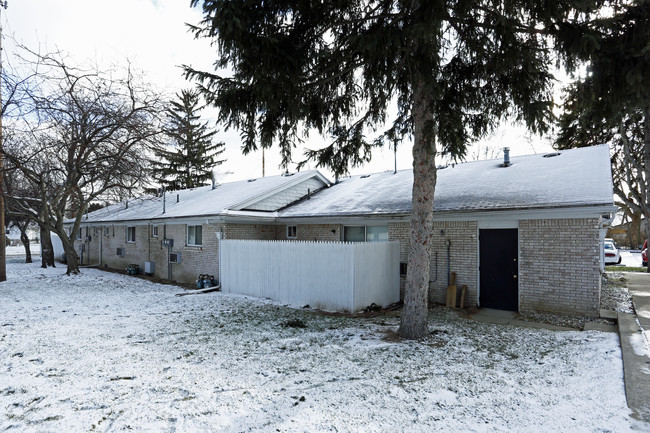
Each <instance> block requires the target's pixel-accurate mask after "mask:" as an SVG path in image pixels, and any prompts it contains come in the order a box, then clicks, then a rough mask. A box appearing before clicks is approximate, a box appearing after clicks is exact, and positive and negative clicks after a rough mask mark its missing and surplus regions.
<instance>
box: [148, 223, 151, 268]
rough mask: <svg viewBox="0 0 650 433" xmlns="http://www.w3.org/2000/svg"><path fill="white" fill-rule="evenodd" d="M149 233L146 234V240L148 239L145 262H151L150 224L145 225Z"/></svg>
mask: <svg viewBox="0 0 650 433" xmlns="http://www.w3.org/2000/svg"><path fill="white" fill-rule="evenodd" d="M147 227H148V230H149V233H148V234H147V239H149V246H148V247H147V250H148V251H147V261H148V262H150V261H151V230H152V229H151V223H149V224H148V225H147Z"/></svg>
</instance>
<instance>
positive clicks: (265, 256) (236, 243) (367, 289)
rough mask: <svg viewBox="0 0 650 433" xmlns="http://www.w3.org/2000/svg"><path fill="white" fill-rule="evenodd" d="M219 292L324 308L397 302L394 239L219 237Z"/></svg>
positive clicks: (356, 307) (349, 308)
mask: <svg viewBox="0 0 650 433" xmlns="http://www.w3.org/2000/svg"><path fill="white" fill-rule="evenodd" d="M219 258H220V261H221V270H220V275H221V276H220V279H221V289H222V290H223V291H224V292H229V293H239V294H243V295H249V296H254V297H257V298H268V299H272V300H274V301H277V302H281V303H286V304H290V305H296V306H304V305H309V306H311V307H312V308H319V309H324V310H329V311H353V312H354V311H359V310H362V309H364V308H365V307H367V306H369V305H370V304H372V303H373V302H374V303H375V304H377V305H384V306H385V305H389V304H392V303H394V302H397V301H399V283H400V280H399V242H372V243H370V242H368V243H347V242H346V243H344V242H290V241H251V240H231V239H228V240H222V241H220V246H219Z"/></svg>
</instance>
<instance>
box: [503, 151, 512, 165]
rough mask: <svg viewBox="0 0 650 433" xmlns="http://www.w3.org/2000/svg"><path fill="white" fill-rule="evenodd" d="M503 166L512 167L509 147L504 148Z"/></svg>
mask: <svg viewBox="0 0 650 433" xmlns="http://www.w3.org/2000/svg"><path fill="white" fill-rule="evenodd" d="M503 166H504V167H510V148H509V147H504V148H503Z"/></svg>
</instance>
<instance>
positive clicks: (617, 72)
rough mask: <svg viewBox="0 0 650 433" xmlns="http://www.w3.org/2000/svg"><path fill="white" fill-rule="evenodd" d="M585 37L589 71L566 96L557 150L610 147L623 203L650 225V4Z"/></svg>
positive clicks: (623, 9)
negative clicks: (599, 146)
mask: <svg viewBox="0 0 650 433" xmlns="http://www.w3.org/2000/svg"><path fill="white" fill-rule="evenodd" d="M585 35H586V37H587V38H588V39H589V40H590V41H591V43H589V44H587V45H585V46H584V47H583V48H584V49H582V50H580V51H579V55H580V58H581V59H582V60H584V61H585V62H587V70H586V73H585V74H584V75H583V76H582V77H580V78H579V79H578V80H577V81H576V82H574V83H572V84H571V86H569V88H568V89H567V91H566V95H567V97H566V102H565V104H564V112H563V113H562V115H561V117H560V119H559V126H560V133H559V134H558V138H557V140H556V147H557V148H559V149H565V148H571V147H584V146H591V145H594V144H602V143H609V144H610V145H611V146H612V150H613V152H612V173H613V178H614V191H615V193H616V195H617V197H618V199H619V203H617V204H619V206H621V207H622V208H623V209H624V211H625V212H626V213H627V214H628V216H629V217H630V218H631V219H632V220H633V221H634V220H637V221H638V220H639V216H638V215H640V214H642V215H643V216H644V217H645V218H646V221H650V79H649V77H648V71H650V45H649V44H650V1H647V0H641V1H626V2H623V4H619V5H618V7H617V8H615V9H613V10H612V13H610V14H608V15H605V16H603V17H601V18H599V19H597V20H594V21H593V22H591V23H590V25H589V27H588V29H587V30H585ZM635 225H636V224H635ZM646 236H647V237H648V238H650V225H646ZM649 271H650V269H649Z"/></svg>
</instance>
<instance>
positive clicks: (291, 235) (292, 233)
mask: <svg viewBox="0 0 650 433" xmlns="http://www.w3.org/2000/svg"><path fill="white" fill-rule="evenodd" d="M297 237H298V226H287V239H296V238H297Z"/></svg>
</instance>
